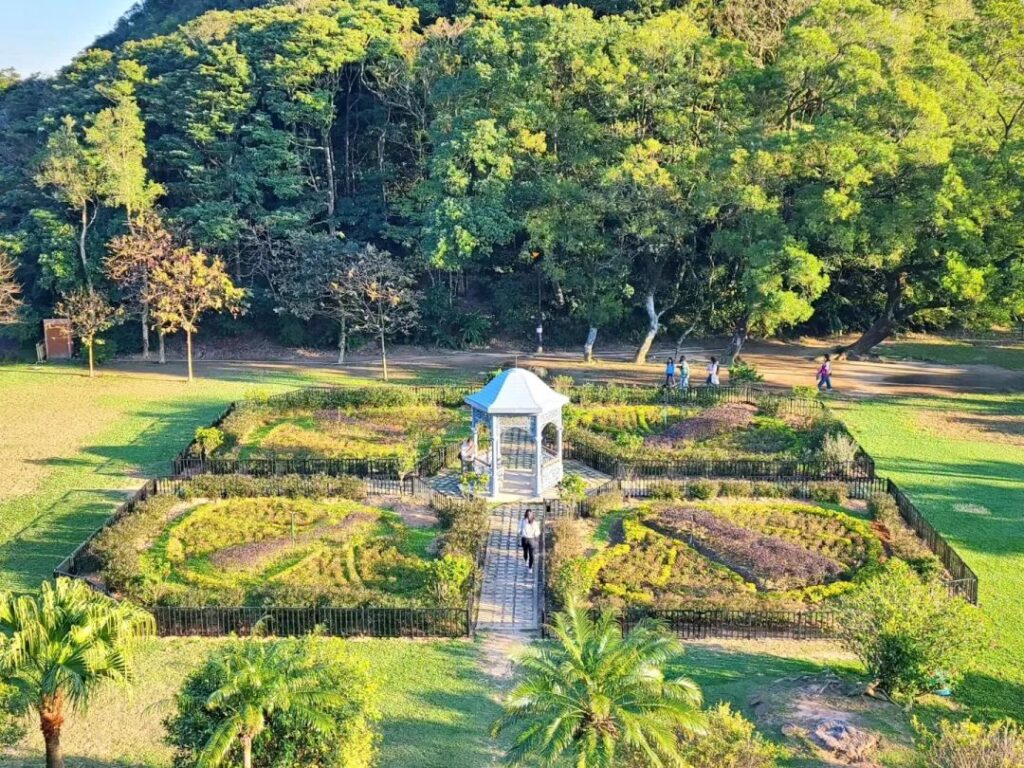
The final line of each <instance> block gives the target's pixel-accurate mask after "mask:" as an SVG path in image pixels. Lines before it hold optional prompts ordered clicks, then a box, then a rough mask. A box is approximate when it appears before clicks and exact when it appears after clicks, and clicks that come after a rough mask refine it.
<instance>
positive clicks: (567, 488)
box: [558, 472, 587, 500]
mask: <svg viewBox="0 0 1024 768" xmlns="http://www.w3.org/2000/svg"><path fill="white" fill-rule="evenodd" d="M586 494H587V482H586V480H584V479H583V477H582V476H581V475H578V474H576V473H575V472H567V473H566V474H565V476H564V477H563V478H562V480H561V481H560V482H559V483H558V495H559V496H560V497H561V498H563V499H569V500H578V499H582V498H583V497H584V496H586Z"/></svg>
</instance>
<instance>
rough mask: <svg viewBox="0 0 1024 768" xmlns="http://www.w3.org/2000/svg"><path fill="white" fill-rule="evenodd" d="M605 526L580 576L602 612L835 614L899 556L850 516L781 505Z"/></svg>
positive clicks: (773, 502) (647, 506) (637, 517)
mask: <svg viewBox="0 0 1024 768" xmlns="http://www.w3.org/2000/svg"><path fill="white" fill-rule="evenodd" d="M618 515H619V516H620V517H613V518H611V522H609V521H608V520H606V521H604V522H603V523H602V524H601V527H600V529H599V530H600V532H601V534H602V535H603V536H604V537H606V538H607V539H608V540H609V541H608V545H607V546H604V547H603V548H602V547H601V546H600V542H599V539H600V537H599V538H598V539H596V540H595V542H597V543H598V549H597V551H596V552H594V553H592V556H588V557H586V558H579V559H578V560H577V561H576V562H575V563H574V564H573V565H572V567H574V568H576V569H578V570H579V573H580V578H579V579H564V575H563V576H562V578H563V579H564V580H565V581H567V582H569V583H575V584H582V585H583V587H584V589H585V590H586V591H588V592H589V595H590V598H591V599H592V601H593V602H594V603H595V604H597V605H609V606H612V607H616V608H627V607H646V608H659V609H673V608H727V609H736V610H758V609H763V608H778V609H785V610H789V609H799V608H800V607H802V606H807V605H812V604H815V605H816V604H827V603H828V602H829V601H830V600H831V599H832V598H834V597H836V596H838V595H840V594H842V593H844V592H847V591H849V590H850V589H852V588H854V586H855V585H856V584H857V583H858V582H859V581H861V580H862V579H863V578H865V577H866V576H867V575H869V574H870V573H871V572H873V571H874V570H875V569H876V568H877V566H878V564H879V563H881V562H882V561H883V560H884V559H885V558H886V557H888V556H893V555H894V553H892V552H887V550H886V548H885V547H884V546H883V543H882V540H881V539H880V537H879V535H878V534H877V533H876V531H875V530H874V529H873V528H872V526H871V525H870V524H868V523H867V522H865V521H864V520H862V519H859V518H857V517H854V516H853V515H852V514H850V513H848V512H846V511H839V510H837V509H835V508H825V507H822V506H818V505H814V504H810V503H801V502H795V501H788V500H781V499H752V498H722V499H716V500H713V501H685V502H681V501H678V500H671V501H655V502H652V503H644V504H640V505H639V506H636V507H631V508H627V509H623V510H621V511H620V512H619V513H618Z"/></svg>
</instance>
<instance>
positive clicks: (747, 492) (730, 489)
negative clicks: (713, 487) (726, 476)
mask: <svg viewBox="0 0 1024 768" xmlns="http://www.w3.org/2000/svg"><path fill="white" fill-rule="evenodd" d="M718 495H719V496H735V497H740V498H747V497H750V496H753V495H754V484H753V483H752V482H750V481H749V480H723V481H722V482H721V483H719V484H718Z"/></svg>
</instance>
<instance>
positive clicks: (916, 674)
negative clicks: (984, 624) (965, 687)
mask: <svg viewBox="0 0 1024 768" xmlns="http://www.w3.org/2000/svg"><path fill="white" fill-rule="evenodd" d="M837 610H838V624H839V629H840V639H841V641H842V643H843V645H844V646H845V647H846V648H847V649H848V650H850V651H851V652H853V653H855V654H856V655H857V656H858V657H859V658H860V659H861V661H863V662H864V665H865V666H866V667H867V668H868V672H869V673H870V674H871V675H872V676H873V677H874V679H875V681H876V683H877V685H878V688H879V689H880V690H881V691H882V692H884V693H887V694H889V695H891V696H893V697H896V698H903V699H907V700H913V699H914V698H916V697H917V696H919V695H921V694H922V693H925V692H927V691H928V690H929V688H930V687H931V681H932V680H933V679H934V677H935V676H936V675H937V674H940V673H941V674H942V675H944V676H945V677H946V678H947V679H948V680H950V681H951V682H954V683H955V682H956V681H957V680H958V679H959V678H960V676H961V675H962V673H963V669H964V666H965V664H966V663H967V661H968V660H969V658H970V657H971V655H973V654H974V653H976V652H977V650H978V648H979V645H980V644H981V643H983V642H984V633H983V632H982V630H981V627H980V626H979V625H980V622H981V616H980V615H979V614H978V612H977V610H976V609H974V608H972V607H971V606H969V605H968V604H967V603H966V602H964V601H963V600H961V599H960V598H955V597H951V596H950V594H949V592H948V591H947V589H946V587H945V585H943V584H942V583H941V582H939V581H937V580H931V581H927V582H925V581H922V580H921V578H920V577H919V576H918V575H917V574H916V573H915V572H914V571H913V570H912V569H911V568H910V567H909V566H908V565H907V564H905V563H903V562H901V561H899V560H890V561H889V563H888V564H887V565H886V567H885V568H884V569H883V570H882V571H881V572H880V573H879V574H878V575H877V576H875V577H874V578H872V579H870V580H869V581H867V582H866V583H865V584H863V585H862V586H861V588H860V589H858V590H857V591H855V592H853V593H850V594H848V595H844V596H843V597H842V598H841V599H840V601H839V603H838V606H837Z"/></svg>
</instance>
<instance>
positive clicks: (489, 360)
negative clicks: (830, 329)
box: [106, 339, 1024, 397]
mask: <svg viewBox="0 0 1024 768" xmlns="http://www.w3.org/2000/svg"><path fill="white" fill-rule="evenodd" d="M837 343H838V341H837V340H834V339H833V340H828V341H821V340H805V341H802V342H800V343H783V342H751V343H749V344H748V345H747V347H746V348H745V349H744V354H743V357H744V359H745V360H747V361H748V362H750V363H752V364H753V365H755V366H756V367H757V369H758V370H759V371H760V372H761V373H762V374H763V375H764V377H765V381H766V383H767V384H770V385H774V386H779V387H786V388H790V387H793V386H798V385H802V386H813V385H814V383H815V373H816V371H817V367H818V365H817V363H816V358H817V359H820V356H821V355H822V354H824V353H825V352H826V351H828V350H829V349H832V348H834V347H835V346H836V344H837ZM724 346H725V345H724V340H716V339H709V340H706V341H701V342H695V343H693V344H691V345H689V346H687V347H685V348H684V352H685V354H686V356H687V358H688V359H689V360H690V362H691V367H692V368H693V379H694V380H695V381H699V380H700V379H701V378H702V373H703V367H704V365H705V364H706V362H707V359H708V357H709V356H711V355H720V354H721V353H722V352H723V350H724ZM244 351H245V350H244V349H243V350H242V352H243V353H244ZM674 352H675V348H674V347H669V346H664V345H663V346H659V347H656V348H655V349H654V351H653V353H652V355H651V361H650V362H648V363H647V364H646V365H640V366H638V365H634V364H633V363H632V349H631V348H629V347H625V346H615V347H605V348H602V349H600V350H599V359H598V360H597V361H596V362H594V363H591V364H587V363H584V362H583V361H582V359H581V358H580V354H579V353H578V352H577V351H575V350H555V351H551V352H545V353H544V354H539V355H538V354H534V353H532V352H531V351H530V350H529V349H527V348H525V347H524V348H521V349H514V348H503V349H488V350H481V351H468V352H455V351H447V350H445V351H439V350H432V349H422V348H417V347H396V348H395V349H394V350H393V351H391V352H389V357H388V359H389V366H390V368H391V372H392V379H393V380H395V381H402V380H407V379H410V378H414V377H415V378H419V379H423V378H426V379H430V380H437V381H444V380H446V379H451V378H455V377H458V378H463V377H470V378H483V377H484V376H485V375H486V374H487V373H488V372H489V371H492V370H494V369H496V368H499V367H504V366H506V365H511V364H513V363H514V362H518V364H519V365H522V366H542V367H544V368H546V369H547V370H548V371H549V372H550V373H551V374H553V375H558V374H567V375H571V376H574V377H575V378H577V379H578V380H588V381H614V382H619V383H632V384H651V383H654V382H659V381H660V379H661V375H662V369H663V365H664V360H665V358H666V357H668V356H669V355H671V354H674ZM279 354H281V355H282V356H284V358H285V359H280V360H219V359H199V360H198V361H197V363H196V373H197V375H198V376H201V377H212V378H234V379H240V378H245V377H246V376H251V375H254V374H259V373H269V372H274V373H277V374H285V373H290V372H294V373H300V372H301V371H304V370H306V371H308V370H310V369H315V370H317V371H318V372H320V373H321V374H322V375H323V377H324V378H325V379H326V380H327V381H330V380H331V379H332V378H333V374H334V373H335V372H336V373H337V376H338V379H339V381H341V380H343V379H344V378H345V377H347V376H359V377H367V378H374V379H376V378H379V377H380V367H379V362H378V360H377V357H376V356H375V355H374V354H372V353H359V354H354V355H351V356H350V357H349V362H347V363H346V364H345V365H342V366H338V365H335V364H334V363H333V362H332V361H331V359H330V357H329V355H327V354H326V353H325V354H319V353H309V352H303V351H288V350H281V351H280V352H279ZM106 370H108V371H110V370H116V371H117V372H118V373H121V374H125V375H130V376H142V377H159V378H163V377H175V376H181V375H183V373H184V363H183V362H181V361H171V362H170V363H168V364H167V365H166V366H156V365H154V364H152V363H143V362H138V361H132V360H126V361H121V362H118V363H116V364H113V365H111V366H108V367H107V369H106ZM724 381H726V382H727V381H728V377H725V379H724ZM834 383H835V385H836V389H837V391H838V392H841V393H843V394H846V395H851V396H859V397H863V396H871V395H880V394H886V395H938V396H942V395H949V394H953V393H958V392H977V393H983V392H1005V391H1021V390H1024V372H1022V371H1011V370H1007V369H1004V368H998V367H996V366H991V365H964V366H950V365H936V364H932V363H922V362H911V361H906V362H903V361H874V360H860V361H852V360H850V361H840V362H837V363H835V365H834Z"/></svg>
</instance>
